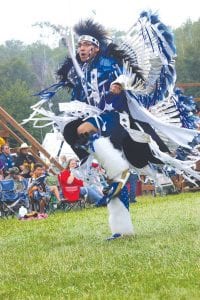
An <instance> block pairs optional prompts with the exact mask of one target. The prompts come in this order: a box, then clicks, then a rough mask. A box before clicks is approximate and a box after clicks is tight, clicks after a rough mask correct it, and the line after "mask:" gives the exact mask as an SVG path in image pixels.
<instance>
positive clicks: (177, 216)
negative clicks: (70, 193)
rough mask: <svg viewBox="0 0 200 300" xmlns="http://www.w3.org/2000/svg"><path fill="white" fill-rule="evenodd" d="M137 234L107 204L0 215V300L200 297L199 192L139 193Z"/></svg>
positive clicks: (133, 210)
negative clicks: (28, 216)
mask: <svg viewBox="0 0 200 300" xmlns="http://www.w3.org/2000/svg"><path fill="white" fill-rule="evenodd" d="M130 209H131V215H132V219H133V223H134V225H135V229H136V232H137V235H136V236H135V237H131V238H123V239H118V240H115V241H110V242H108V241H105V238H106V237H107V236H109V235H110V231H109V228H108V220H107V209H106V208H92V209H85V210H82V211H76V212H69V213H62V212H60V213H59V212H58V213H56V214H54V215H50V216H49V218H47V219H45V220H37V221H19V220H17V219H9V220H0V236H1V237H0V253H1V259H0V299H3V300H4V299H34V300H35V299H117V300H118V299H119V300H121V299H134V300H135V299H200V194H199V193H192V194H189V193H188V194H180V195H172V196H168V197H162V198H161V197H156V198H153V197H140V198H138V202H137V203H136V204H132V205H131V207H130Z"/></svg>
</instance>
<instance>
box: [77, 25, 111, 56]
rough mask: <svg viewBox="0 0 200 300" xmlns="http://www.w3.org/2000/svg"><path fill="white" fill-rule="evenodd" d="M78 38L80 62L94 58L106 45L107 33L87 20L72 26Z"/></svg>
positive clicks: (101, 27) (100, 26)
mask: <svg viewBox="0 0 200 300" xmlns="http://www.w3.org/2000/svg"><path fill="white" fill-rule="evenodd" d="M74 31H75V33H76V34H77V35H78V36H79V38H78V54H79V56H80V59H81V61H82V62H86V61H88V60H90V59H92V58H94V57H95V56H96V55H97V53H98V52H99V51H100V49H101V47H103V46H104V45H105V43H106V39H107V33H106V31H105V29H104V28H103V26H102V25H100V24H98V23H95V22H94V21H93V20H91V19H88V20H85V21H80V22H79V23H78V24H77V25H75V26H74Z"/></svg>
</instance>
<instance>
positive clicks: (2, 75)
mask: <svg viewBox="0 0 200 300" xmlns="http://www.w3.org/2000/svg"><path fill="white" fill-rule="evenodd" d="M43 25H44V24H43ZM45 25H46V26H47V27H49V28H50V29H53V30H54V33H55V32H56V31H57V28H58V27H56V26H54V25H51V24H49V23H48V24H45ZM39 26H40V27H42V25H41V24H39ZM199 32H200V19H199V20H198V21H196V22H191V21H190V20H188V21H187V22H186V23H185V24H183V25H182V26H181V27H179V28H177V29H176V30H174V36H175V43H176V47H177V59H176V70H177V83H183V82H186V83H189V82H200V56H199V49H200V35H199ZM113 34H114V35H115V36H120V35H122V34H123V33H122V32H119V31H113ZM66 54H67V49H66V47H65V46H64V45H62V43H59V42H58V46H57V47H54V48H51V47H50V46H48V45H46V44H45V43H42V42H36V43H33V44H30V45H25V44H24V43H23V42H21V41H18V40H9V41H6V42H5V44H4V45H0V91H1V93H0V105H1V106H2V107H3V108H4V109H5V110H6V111H7V112H8V113H9V114H11V115H12V116H13V117H14V118H15V119H16V120H17V121H18V122H21V121H22V120H23V119H25V118H27V117H28V116H29V115H30V113H31V109H30V106H31V105H33V104H34V103H36V102H37V101H38V97H35V96H33V95H34V94H35V93H37V92H38V91H40V90H42V89H44V88H45V87H48V86H49V85H51V84H53V83H55V82H56V81H57V78H56V70H57V69H58V68H59V65H60V64H61V63H62V62H63V61H64V58H65V57H66ZM185 93H186V94H189V95H193V96H194V97H200V89H199V88H192V89H187V90H186V91H185ZM56 100H59V102H65V101H68V100H69V94H68V93H67V91H63V90H62V91H60V92H59V93H58V94H56V96H55V99H54V102H55V103H56V102H57V101H56ZM25 128H26V129H27V130H28V131H29V132H30V133H31V134H33V136H34V137H35V138H36V139H37V140H38V141H40V142H41V141H42V139H43V137H44V135H45V132H46V130H47V129H46V130H39V129H34V128H32V124H26V125H25Z"/></svg>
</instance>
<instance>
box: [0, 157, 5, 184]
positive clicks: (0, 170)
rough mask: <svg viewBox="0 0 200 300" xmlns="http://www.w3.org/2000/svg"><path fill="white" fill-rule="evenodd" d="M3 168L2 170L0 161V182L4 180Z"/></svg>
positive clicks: (2, 166)
mask: <svg viewBox="0 0 200 300" xmlns="http://www.w3.org/2000/svg"><path fill="white" fill-rule="evenodd" d="M3 168H4V165H3V162H2V161H1V160H0V180H3V179H4V175H3Z"/></svg>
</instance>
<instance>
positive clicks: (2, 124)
mask: <svg viewBox="0 0 200 300" xmlns="http://www.w3.org/2000/svg"><path fill="white" fill-rule="evenodd" d="M0 125H1V127H2V128H4V129H5V130H6V131H7V132H9V133H10V135H11V136H12V137H14V138H15V140H16V141H17V142H18V143H20V144H22V143H23V142H24V141H23V140H22V139H21V138H20V137H19V136H18V135H17V134H16V133H15V132H14V131H12V130H11V129H10V128H9V127H8V126H7V125H6V124H5V123H3V122H2V121H1V120H0ZM29 150H30V152H31V154H32V155H33V156H34V157H35V159H36V160H37V161H38V162H40V163H41V164H43V165H44V166H45V167H46V168H48V167H49V166H48V165H47V164H46V163H45V162H44V161H43V160H42V159H41V158H40V157H39V156H38V155H37V154H36V153H35V151H34V150H33V149H32V148H31V147H29ZM49 172H51V173H52V174H53V175H56V173H55V172H54V170H52V169H50V170H49Z"/></svg>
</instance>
